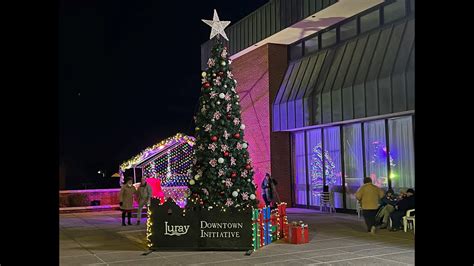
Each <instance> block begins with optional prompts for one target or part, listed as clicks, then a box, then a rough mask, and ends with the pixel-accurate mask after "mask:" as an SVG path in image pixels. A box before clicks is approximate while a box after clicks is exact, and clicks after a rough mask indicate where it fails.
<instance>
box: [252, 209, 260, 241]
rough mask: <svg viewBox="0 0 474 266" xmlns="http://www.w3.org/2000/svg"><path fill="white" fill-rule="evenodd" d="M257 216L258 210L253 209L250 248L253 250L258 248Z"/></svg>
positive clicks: (258, 229)
mask: <svg viewBox="0 0 474 266" xmlns="http://www.w3.org/2000/svg"><path fill="white" fill-rule="evenodd" d="M259 216H260V210H259V209H253V210H252V246H253V249H254V250H256V249H259V248H260V234H259V232H260V228H259V227H260V226H259V225H260V224H259Z"/></svg>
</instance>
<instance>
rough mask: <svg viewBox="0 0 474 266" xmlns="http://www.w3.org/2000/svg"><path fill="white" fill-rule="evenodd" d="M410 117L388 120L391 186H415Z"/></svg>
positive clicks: (396, 187)
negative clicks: (391, 161)
mask: <svg viewBox="0 0 474 266" xmlns="http://www.w3.org/2000/svg"><path fill="white" fill-rule="evenodd" d="M411 119H412V118H411V117H410V116H409V117H401V118H394V119H389V120H388V128H389V147H390V155H391V157H392V159H393V163H392V164H391V166H390V180H391V182H392V188H394V190H395V191H398V190H399V189H400V188H413V187H415V152H414V148H413V128H412V120H411Z"/></svg>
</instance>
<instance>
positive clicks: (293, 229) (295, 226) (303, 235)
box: [285, 221, 309, 244]
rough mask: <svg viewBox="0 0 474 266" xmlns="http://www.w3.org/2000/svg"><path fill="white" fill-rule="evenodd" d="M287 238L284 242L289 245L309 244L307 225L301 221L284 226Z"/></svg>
mask: <svg viewBox="0 0 474 266" xmlns="http://www.w3.org/2000/svg"><path fill="white" fill-rule="evenodd" d="M286 228H288V229H287V232H288V237H285V240H286V241H287V242H289V243H291V244H305V243H308V242H309V232H308V225H307V224H304V223H303V222H302V221H299V222H292V223H291V224H289V225H287V226H286Z"/></svg>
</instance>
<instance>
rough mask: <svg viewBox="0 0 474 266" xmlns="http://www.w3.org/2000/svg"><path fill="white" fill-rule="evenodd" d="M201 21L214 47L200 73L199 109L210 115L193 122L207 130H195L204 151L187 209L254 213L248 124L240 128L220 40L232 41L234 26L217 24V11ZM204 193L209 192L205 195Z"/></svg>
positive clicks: (200, 114) (236, 100) (235, 96)
mask: <svg viewBox="0 0 474 266" xmlns="http://www.w3.org/2000/svg"><path fill="white" fill-rule="evenodd" d="M203 22H204V23H206V24H207V25H209V26H211V28H212V32H211V35H210V38H211V39H213V38H214V37H215V38H214V41H215V42H214V46H213V48H212V51H211V57H210V59H209V60H208V65H207V66H208V68H207V69H206V71H204V72H203V73H202V74H201V76H202V80H201V95H200V98H199V104H200V106H199V108H198V109H197V110H201V109H203V108H205V109H206V111H205V112H197V113H196V119H195V123H196V127H199V128H204V129H205V130H199V131H196V132H195V137H196V144H197V146H198V147H199V146H200V145H202V147H205V148H204V149H195V153H194V158H195V160H194V161H193V164H192V166H191V169H192V173H193V174H194V175H196V173H197V172H198V171H199V172H200V179H199V184H197V183H195V184H194V185H193V186H190V196H189V198H188V203H189V204H188V206H190V207H192V205H193V204H194V205H196V204H198V205H199V206H203V207H206V208H209V207H210V206H213V207H214V208H216V207H217V208H219V209H220V210H222V211H226V210H227V209H228V208H236V209H238V210H240V209H243V208H246V207H247V208H250V207H252V206H257V203H258V202H257V200H256V197H255V186H254V184H253V183H252V182H248V181H247V179H248V180H251V181H252V180H253V174H254V172H253V169H252V166H251V165H250V163H249V162H248V161H247V159H248V158H249V155H248V151H247V149H246V148H242V147H243V144H244V143H245V142H244V137H245V136H244V129H245V125H243V124H242V123H241V108H240V105H239V97H238V94H237V92H236V91H235V89H234V88H235V87H236V85H237V84H236V81H235V79H233V78H232V71H231V69H230V62H229V52H228V49H227V47H224V44H223V42H222V40H221V38H220V37H219V36H222V37H224V39H226V40H228V39H227V36H226V34H225V32H224V28H225V27H226V26H227V25H228V24H229V23H230V22H229V21H219V17H218V15H217V12H216V11H215V10H214V18H213V20H212V21H211V20H203ZM204 84H209V85H204ZM206 87H207V88H206ZM212 119H214V121H212ZM210 125H212V126H210ZM246 145H247V144H246V143H245V146H246ZM237 147H239V149H238V148H237ZM244 170H246V171H247V177H246V178H242V177H241V176H240V175H239V174H238V173H241V172H242V171H244ZM203 188H206V190H205V191H206V193H205V192H204V190H203ZM242 195H245V197H242Z"/></svg>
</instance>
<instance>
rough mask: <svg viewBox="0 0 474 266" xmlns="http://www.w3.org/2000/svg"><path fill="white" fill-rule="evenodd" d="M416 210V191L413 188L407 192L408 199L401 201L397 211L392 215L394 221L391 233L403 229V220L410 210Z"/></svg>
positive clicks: (396, 208) (396, 206)
mask: <svg viewBox="0 0 474 266" xmlns="http://www.w3.org/2000/svg"><path fill="white" fill-rule="evenodd" d="M411 209H415V190H413V189H412V188H410V189H408V190H407V193H406V197H405V198H403V199H401V200H400V201H399V202H398V203H397V205H395V211H394V212H392V214H390V219H392V229H391V230H390V231H398V230H400V229H401V227H402V218H403V216H405V215H406V212H407V211H408V210H411Z"/></svg>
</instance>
